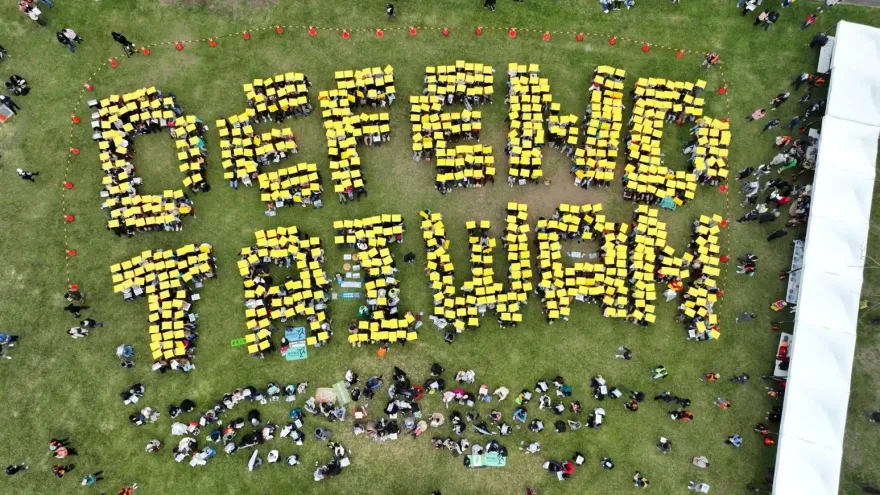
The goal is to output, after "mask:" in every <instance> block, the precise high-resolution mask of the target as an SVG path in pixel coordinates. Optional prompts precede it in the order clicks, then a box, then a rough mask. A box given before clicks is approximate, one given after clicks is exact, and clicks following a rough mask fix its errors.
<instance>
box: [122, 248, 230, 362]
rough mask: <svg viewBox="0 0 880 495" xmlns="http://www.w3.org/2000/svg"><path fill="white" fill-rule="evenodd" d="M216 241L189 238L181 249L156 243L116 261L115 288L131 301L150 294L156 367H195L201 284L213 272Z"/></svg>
mask: <svg viewBox="0 0 880 495" xmlns="http://www.w3.org/2000/svg"><path fill="white" fill-rule="evenodd" d="M212 251H213V249H212V247H211V245H210V244H201V245H199V246H196V245H195V244H187V245H186V246H183V247H181V248H178V249H176V250H174V249H168V250H163V249H154V250H152V251H144V252H143V253H141V254H140V256H135V257H134V258H132V259H130V260H127V261H123V262H122V263H117V264H115V265H113V266H111V267H110V273H111V276H112V278H113V292H120V293H122V296H123V297H124V298H125V300H126V301H131V300H134V298H136V297H140V296H144V295H146V296H147V304H148V307H149V322H150V325H149V328H150V352H151V354H152V356H153V361H154V364H153V370H154V371H159V370H161V371H164V370H165V369H168V368H170V369H173V370H181V371H189V370H191V369H192V368H193V367H194V366H193V364H192V360H193V357H194V356H195V345H194V342H195V339H196V332H195V331H196V320H197V319H198V314H196V313H195V312H194V311H193V310H192V305H193V303H194V302H195V301H197V300H198V299H199V295H198V294H197V293H196V290H197V289H199V288H201V287H202V284H203V282H204V281H205V280H206V279H209V278H213V277H214V273H215V260H214V257H213V255H212Z"/></svg>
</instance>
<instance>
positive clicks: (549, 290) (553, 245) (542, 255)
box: [535, 204, 717, 326]
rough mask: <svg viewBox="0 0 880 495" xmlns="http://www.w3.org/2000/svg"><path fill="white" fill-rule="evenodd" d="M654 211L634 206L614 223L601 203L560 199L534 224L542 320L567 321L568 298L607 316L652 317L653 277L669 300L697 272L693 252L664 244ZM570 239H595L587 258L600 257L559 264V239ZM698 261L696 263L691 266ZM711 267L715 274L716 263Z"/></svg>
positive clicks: (643, 320) (636, 320) (637, 320)
mask: <svg viewBox="0 0 880 495" xmlns="http://www.w3.org/2000/svg"><path fill="white" fill-rule="evenodd" d="M658 213H659V210H657V209H656V208H650V207H649V206H647V205H639V206H638V207H637V208H636V210H635V211H634V212H633V221H632V223H631V224H617V223H614V222H608V221H606V217H605V214H604V213H603V208H602V205H601V204H596V205H590V204H587V205H582V206H577V205H568V204H563V205H560V206H559V207H558V208H557V210H556V212H555V213H554V214H553V216H552V217H551V218H550V219H544V218H542V219H539V220H538V223H537V225H536V228H535V229H536V240H537V244H538V248H539V255H538V260H539V264H540V270H541V282H540V283H539V284H538V286H537V292H538V293H539V294H540V295H541V298H542V304H543V306H544V314H545V316H546V318H547V321H548V322H549V323H551V324H552V322H553V321H554V320H556V319H558V318H560V317H561V318H562V319H563V320H567V319H568V314H569V311H570V305H571V301H572V300H578V301H581V302H587V303H593V304H599V305H600V306H601V308H602V314H603V316H605V317H606V318H625V319H627V320H628V321H630V322H631V323H633V324H635V325H640V326H648V325H650V324H652V323H654V322H655V321H656V318H657V317H656V314H655V311H656V305H655V301H656V299H657V294H656V284H657V283H658V282H659V283H664V284H667V287H668V288H669V289H668V291H671V297H667V301H669V300H672V299H674V298H675V297H677V293H678V292H679V291H681V289H682V283H683V281H686V280H688V279H692V278H700V277H702V275H703V274H702V272H699V273H696V274H695V275H696V277H694V274H692V273H691V271H690V270H691V269H693V268H694V263H693V255H691V254H688V253H686V254H685V255H683V256H681V257H678V256H675V251H674V249H673V248H672V247H671V246H669V245H667V242H666V240H667V232H666V223H665V222H662V221H660V220H659V218H658ZM570 240H576V241H578V242H584V241H589V240H595V241H598V242H600V246H601V247H600V249H599V251H598V252H595V253H592V254H591V255H590V256H589V257H590V258H591V259H594V260H600V261H601V262H595V263H594V262H592V261H585V262H576V263H575V264H574V266H573V267H571V268H563V265H562V261H561V257H562V253H561V246H560V243H561V242H564V241H570ZM716 247H717V246H716ZM706 249H707V250H708V249H709V246H707V247H706ZM700 251H702V248H701V250H700ZM715 252H716V253H717V249H716V251H715ZM700 266H701V265H700V264H699V263H697V266H696V268H700ZM710 270H711V272H712V273H714V271H715V270H717V268H714V267H712V268H711V269H710ZM629 285H632V287H630V286H629ZM664 294H666V293H664Z"/></svg>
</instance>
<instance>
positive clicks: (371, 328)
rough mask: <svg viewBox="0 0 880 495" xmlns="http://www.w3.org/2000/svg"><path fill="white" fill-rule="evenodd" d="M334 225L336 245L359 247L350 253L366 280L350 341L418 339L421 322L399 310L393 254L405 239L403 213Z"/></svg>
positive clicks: (343, 221) (342, 221) (382, 341)
mask: <svg viewBox="0 0 880 495" xmlns="http://www.w3.org/2000/svg"><path fill="white" fill-rule="evenodd" d="M333 229H334V233H335V237H334V242H335V244H336V245H337V246H346V247H349V248H354V249H355V250H356V254H354V255H352V256H351V261H352V263H354V266H353V267H352V269H355V268H357V273H360V274H361V277H360V280H362V281H363V288H364V293H365V295H366V298H367V301H366V304H365V305H363V306H362V311H363V313H361V311H359V314H360V316H361V317H362V318H361V319H360V320H359V321H358V324H357V326H356V328H355V327H352V328H349V336H348V341H349V343H351V344H353V345H354V344H358V343H363V342H369V343H372V344H375V343H385V342H396V341H398V340H399V341H411V340H416V339H417V338H418V333H417V332H416V328H417V327H418V326H419V322H418V321H417V320H416V318H415V316H413V314H412V313H409V312H407V313H406V314H403V313H401V312H400V308H399V307H398V306H399V304H400V288H399V287H398V285H399V280H397V276H396V272H397V266H396V265H395V261H394V258H393V257H392V255H391V246H392V245H394V244H399V243H402V242H403V234H404V228H403V217H401V216H400V215H389V214H383V215H376V216H372V217H368V218H356V219H354V220H337V221H335V222H333ZM343 283H344V284H345V283H351V282H343ZM354 285H358V286H359V285H360V284H357V283H355V284H354ZM343 287H345V285H343Z"/></svg>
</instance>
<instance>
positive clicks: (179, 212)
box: [89, 87, 208, 236]
mask: <svg viewBox="0 0 880 495" xmlns="http://www.w3.org/2000/svg"><path fill="white" fill-rule="evenodd" d="M89 107H91V108H94V109H96V110H95V113H93V114H92V119H93V120H92V130H93V131H94V134H93V135H92V138H93V139H94V140H95V141H96V142H97V143H98V152H99V157H100V160H101V169H102V170H103V171H104V173H105V174H106V176H105V177H104V178H103V180H102V184H103V190H102V191H101V197H102V198H104V202H103V203H101V208H102V209H106V210H108V211H109V220H107V227H108V228H109V229H110V230H112V231H113V232H115V233H116V234H117V235H120V236H122V235H133V234H139V233H143V232H150V231H170V230H181V229H182V228H183V227H182V222H181V217H183V216H186V215H190V214H192V212H193V208H192V202H191V201H190V199H189V198H187V197H186V195H185V194H184V192H183V190H182V189H176V190H171V189H169V190H166V191H164V192H163V193H162V194H139V193H138V188H139V187H140V186H141V185H143V179H141V178H140V177H137V176H135V170H134V159H133V148H134V138H135V136H142V135H144V134H148V133H154V132H159V131H161V130H163V129H168V130H169V131H170V133H171V137H172V138H173V139H174V144H175V147H176V149H177V159H178V162H179V164H178V168H179V169H180V171H181V172H182V173H183V175H184V178H183V185H184V186H185V187H188V188H189V190H190V191H192V192H200V191H202V190H207V185H208V184H207V182H206V176H205V157H206V155H207V151H206V149H207V147H206V145H205V141H204V138H203V137H204V135H205V130H206V129H207V128H206V127H205V125H204V124H203V123H202V122H201V121H200V120H199V119H197V118H196V117H194V116H192V115H184V114H183V110H182V109H181V108H180V105H179V104H178V103H177V101H176V99H175V98H174V97H173V96H165V95H163V94H162V93H161V92H160V91H159V90H158V89H156V88H155V87H151V88H141V89H138V90H136V91H132V92H129V93H125V94H123V95H121V96H120V95H110V96H108V97H106V98H104V99H102V100H100V101H99V100H92V101H89ZM147 165H148V164H142V165H141V167H145V166H147ZM149 165H150V166H153V164H149Z"/></svg>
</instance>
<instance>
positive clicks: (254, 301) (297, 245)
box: [238, 226, 333, 358]
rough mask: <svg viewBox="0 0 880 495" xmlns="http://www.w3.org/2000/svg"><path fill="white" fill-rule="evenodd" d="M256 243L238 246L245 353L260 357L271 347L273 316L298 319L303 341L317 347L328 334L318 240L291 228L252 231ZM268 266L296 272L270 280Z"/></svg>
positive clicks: (327, 294) (326, 296)
mask: <svg viewBox="0 0 880 495" xmlns="http://www.w3.org/2000/svg"><path fill="white" fill-rule="evenodd" d="M254 236H255V238H256V243H255V244H254V245H253V246H251V247H247V248H243V249H242V250H241V253H240V255H241V259H240V260H239V261H238V271H239V274H240V275H241V276H242V278H243V279H244V298H245V301H244V305H245V308H246V309H245V317H246V319H247V321H246V326H247V330H248V334H247V335H246V336H245V338H246V339H247V344H248V353H249V354H251V355H252V356H257V357H261V358H262V357H264V356H265V353H267V352H270V351H271V349H272V348H273V345H272V341H271V334H272V332H273V331H274V330H275V329H276V327H275V326H274V325H273V324H272V322H273V321H274V320H279V321H281V322H282V323H284V322H286V321H287V320H288V319H293V318H297V317H304V318H306V320H307V323H308V331H309V335H308V337H306V345H313V346H316V347H318V346H321V345H324V344H326V343H328V342H329V340H330V337H331V336H332V335H333V330H332V328H331V319H330V317H329V311H330V310H329V308H328V306H327V301H328V300H329V297H330V283H329V282H328V280H327V273H326V272H325V271H324V261H325V258H324V250H323V249H322V248H321V239H320V238H318V237H309V236H308V235H306V234H305V233H304V232H300V231H299V230H298V229H297V228H296V227H295V226H292V227H277V228H274V229H271V230H260V231H257V232H255V233H254ZM272 265H275V266H277V267H280V268H283V269H293V270H295V271H296V272H297V273H298V276H297V277H294V276H292V275H290V276H287V277H285V278H284V280H283V281H279V282H280V283H279V284H274V282H275V280H274V277H273V276H272V275H271V274H270V269H271V267H272Z"/></svg>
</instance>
